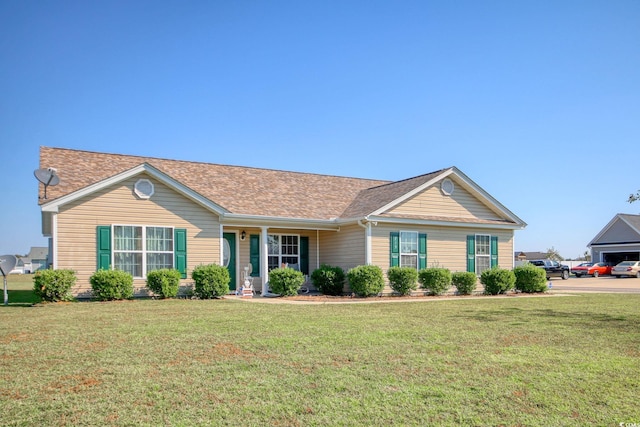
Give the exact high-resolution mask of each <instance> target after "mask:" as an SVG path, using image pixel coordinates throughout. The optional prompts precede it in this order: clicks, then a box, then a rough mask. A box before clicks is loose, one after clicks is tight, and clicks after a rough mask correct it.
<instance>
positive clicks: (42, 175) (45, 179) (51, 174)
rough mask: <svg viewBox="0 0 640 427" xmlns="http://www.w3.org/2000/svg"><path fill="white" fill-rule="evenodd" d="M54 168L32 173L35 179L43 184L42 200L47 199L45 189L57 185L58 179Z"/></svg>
mask: <svg viewBox="0 0 640 427" xmlns="http://www.w3.org/2000/svg"><path fill="white" fill-rule="evenodd" d="M57 172H58V171H56V170H55V169H54V168H42V169H36V170H35V171H33V174H34V175H35V177H36V179H37V180H38V181H40V182H41V183H43V184H44V198H45V199H46V198H47V187H48V186H50V185H58V184H59V183H60V177H59V176H58V174H57Z"/></svg>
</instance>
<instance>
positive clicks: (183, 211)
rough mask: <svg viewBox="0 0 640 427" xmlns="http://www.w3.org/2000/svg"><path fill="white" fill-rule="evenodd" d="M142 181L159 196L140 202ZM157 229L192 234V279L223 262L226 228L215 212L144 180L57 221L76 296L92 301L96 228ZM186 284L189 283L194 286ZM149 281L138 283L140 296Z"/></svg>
mask: <svg viewBox="0 0 640 427" xmlns="http://www.w3.org/2000/svg"><path fill="white" fill-rule="evenodd" d="M140 178H146V179H149V180H150V181H151V182H152V183H153V184H154V186H155V193H154V195H153V196H152V197H151V198H150V199H149V200H140V199H138V198H137V197H136V196H135V195H134V193H133V186H134V184H135V182H136V181H137V180H138V179H140ZM113 224H121V225H151V226H166V227H174V228H184V229H186V230H187V263H188V264H187V277H189V278H190V276H191V271H193V268H194V267H195V266H196V265H198V264H209V263H212V262H215V263H219V262H220V249H219V247H220V239H219V237H220V236H219V235H220V226H219V222H218V218H217V216H216V215H215V214H213V213H212V212H210V211H208V210H206V209H204V208H203V207H201V206H199V205H197V204H195V203H193V202H192V201H190V200H188V199H186V198H185V197H183V196H181V195H179V194H178V193H176V192H175V191H173V190H172V189H170V188H168V187H166V186H165V185H163V184H161V183H159V182H158V181H155V180H154V179H152V178H150V177H148V176H146V175H142V176H138V177H135V178H131V179H129V180H127V181H125V182H122V183H120V184H116V185H113V186H111V187H108V188H106V189H103V190H101V191H98V192H96V193H93V194H91V195H89V196H86V197H84V198H81V199H79V200H77V201H74V202H72V203H69V204H67V205H65V206H63V207H62V208H61V209H60V212H59V213H58V215H57V230H58V233H57V235H58V236H59V237H58V241H57V262H58V264H57V265H56V268H70V269H73V270H75V271H76V275H77V279H78V280H77V284H76V287H75V289H74V293H75V294H77V295H79V296H89V293H90V291H91V286H90V284H89V277H90V276H91V275H92V274H93V273H94V272H95V271H96V227H97V226H99V225H113ZM189 281H190V280H189V279H185V282H189ZM144 286H145V281H144V279H136V280H134V287H135V288H136V291H137V293H138V294H140V293H144Z"/></svg>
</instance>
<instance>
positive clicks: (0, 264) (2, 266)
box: [0, 255, 18, 276]
mask: <svg viewBox="0 0 640 427" xmlns="http://www.w3.org/2000/svg"><path fill="white" fill-rule="evenodd" d="M17 262H18V259H17V258H16V257H15V255H2V256H0V272H1V273H2V275H3V276H8V275H9V273H10V272H11V270H13V269H14V268H15V267H16V263H17Z"/></svg>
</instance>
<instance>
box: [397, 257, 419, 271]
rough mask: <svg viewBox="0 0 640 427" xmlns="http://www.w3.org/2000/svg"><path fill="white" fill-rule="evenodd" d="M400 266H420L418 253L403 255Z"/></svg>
mask: <svg viewBox="0 0 640 427" xmlns="http://www.w3.org/2000/svg"><path fill="white" fill-rule="evenodd" d="M400 267H411V268H416V269H417V268H418V256H417V255H401V256H400Z"/></svg>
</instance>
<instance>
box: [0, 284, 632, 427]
mask: <svg viewBox="0 0 640 427" xmlns="http://www.w3.org/2000/svg"><path fill="white" fill-rule="evenodd" d="M639 304H640V295H619V294H618V295H606V294H597V295H595V294H592V295H577V296H569V297H558V296H546V297H532V298H520V297H505V298H499V299H490V298H486V299H484V298H480V299H465V300H452V299H448V300H445V299H443V300H438V301H429V302H410V303H402V302H393V303H381V304H324V305H290V304H277V303H272V304H260V303H252V302H248V301H238V300H212V301H197V300H136V301H125V302H110V303H97V302H90V303H89V302H83V303H58V304H41V305H37V306H34V307H23V306H19V305H14V306H9V307H4V306H3V307H2V308H0V321H1V322H2V327H3V331H2V335H1V338H0V341H1V346H0V367H1V369H2V374H1V375H2V377H1V378H2V379H1V381H0V403H1V405H2V406H1V407H2V410H1V411H0V424H2V425H9V426H11V425H74V426H76V425H149V426H151V425H229V426H240V425H252V426H269V425H273V426H307V425H316V426H354V425H366V426H389V425H403V426H404V425H421V426H422V425H445V426H446V425H451V426H454V425H455V426H458V425H478V426H488V425H491V426H498V425H505V426H515V425H526V426H548V425H556V426H561V425H567V426H575V425H611V426H613V425H615V426H617V425H619V424H620V423H640V409H639V408H640V405H638V402H637V398H638V396H639V395H640V380H639V378H640V350H639V349H640V315H639V313H638V306H639Z"/></svg>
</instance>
